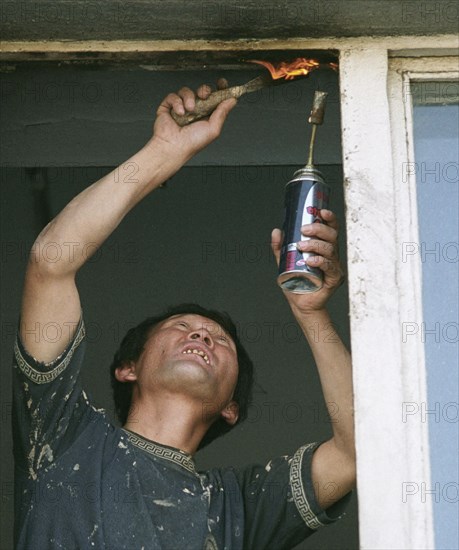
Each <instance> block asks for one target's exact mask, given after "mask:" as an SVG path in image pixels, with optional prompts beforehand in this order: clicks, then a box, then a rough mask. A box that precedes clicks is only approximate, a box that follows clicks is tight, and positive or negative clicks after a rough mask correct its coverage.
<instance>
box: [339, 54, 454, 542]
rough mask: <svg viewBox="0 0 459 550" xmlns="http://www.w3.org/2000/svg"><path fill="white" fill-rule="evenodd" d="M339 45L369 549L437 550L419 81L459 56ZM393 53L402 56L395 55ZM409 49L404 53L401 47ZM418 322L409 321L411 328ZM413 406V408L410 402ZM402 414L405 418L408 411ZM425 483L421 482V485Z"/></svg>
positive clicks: (362, 496) (438, 75)
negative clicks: (421, 246) (417, 133)
mask: <svg viewBox="0 0 459 550" xmlns="http://www.w3.org/2000/svg"><path fill="white" fill-rule="evenodd" d="M423 54H424V55H428V56H429V57H421V58H419V57H418V58H414V57H394V58H391V57H390V55H391V52H390V51H389V50H388V49H384V48H371V46H370V49H363V48H362V49H354V48H352V49H349V50H341V59H340V75H341V76H340V79H341V94H342V105H341V116H342V124H343V170H344V176H345V200H346V208H347V212H346V220H347V235H348V271H349V295H350V317H351V335H352V354H353V369H354V393H355V422H356V446H357V459H358V465H357V468H358V494H359V531H360V545H361V548H362V549H371V550H375V549H381V550H383V549H384V550H388V549H394V550H395V549H397V550H402V549H406V550H411V549H413V548H416V549H418V550H421V549H427V548H434V547H435V545H434V526H433V514H432V505H431V500H430V495H428V494H426V492H425V491H424V492H423V488H425V489H427V490H430V489H432V486H431V483H430V462H429V439H428V423H427V422H425V419H424V422H423V421H422V418H421V415H419V414H418V415H417V417H416V418H415V417H411V415H410V418H408V414H407V413H408V412H409V411H412V410H414V409H415V408H416V406H418V407H419V405H420V404H422V403H424V404H425V403H427V389H426V369H425V358H424V344H423V342H422V340H421V336H420V331H419V332H418V337H415V338H413V337H408V336H407V334H406V333H404V327H405V325H404V323H411V324H412V323H416V324H417V326H418V327H420V326H421V322H422V319H423V315H422V287H421V282H422V279H421V259H420V257H419V255H418V256H417V257H413V258H411V260H412V261H410V262H404V261H403V259H404V258H403V256H402V254H403V246H404V245H403V243H407V242H411V243H418V242H419V232H418V218H417V202H416V174H415V170H414V169H413V166H414V165H413V164H412V163H414V147H413V121H412V101H411V100H412V96H411V93H410V84H411V82H412V81H427V80H429V81H430V80H452V79H457V78H459V71H458V67H459V59H458V57H457V56H452V57H435V58H432V57H430V56H431V55H435V48H432V49H431V50H430V51H429V52H428V53H425V52H423ZM393 55H396V54H393ZM403 55H404V56H407V55H408V56H409V55H410V52H409V50H405V51H404V52H403ZM411 326H412V325H411ZM410 404H413V405H410ZM404 413H405V414H404ZM423 484H424V485H423Z"/></svg>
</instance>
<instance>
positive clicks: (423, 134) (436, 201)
mask: <svg viewBox="0 0 459 550" xmlns="http://www.w3.org/2000/svg"><path fill="white" fill-rule="evenodd" d="M412 93H413V98H414V145H415V161H416V166H415V167H416V178H417V197H418V213H419V243H416V245H415V247H414V248H413V249H414V250H415V251H416V253H418V254H420V257H421V262H422V277H423V288H422V292H423V293H422V302H423V311H424V318H423V323H421V326H420V327H416V330H417V334H418V336H419V337H420V338H421V339H422V342H423V343H424V346H425V355H426V368H427V399H428V402H427V403H420V404H419V411H420V416H419V417H420V419H421V420H422V421H424V422H428V425H429V442H430V460H431V482H430V486H427V484H424V486H422V484H421V486H420V487H419V496H420V498H422V499H423V501H425V500H426V499H427V498H431V500H432V504H433V510H434V526H435V543H436V548H441V549H449V548H457V544H458V540H459V530H458V523H459V519H458V518H459V510H458V471H459V464H458V449H459V437H458V395H459V378H458V362H459V360H458V315H459V314H458V310H459V308H458V301H459V298H458V286H459V282H458V281H459V272H458V266H459V263H458V233H459V226H458V212H459V201H458V197H459V186H458V163H459V158H458V147H459V145H458V144H459V135H458V134H459V104H458V83H457V82H453V81H449V82H419V83H414V84H413V87H412ZM430 491H432V493H429V492H430Z"/></svg>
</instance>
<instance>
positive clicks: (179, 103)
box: [156, 94, 185, 115]
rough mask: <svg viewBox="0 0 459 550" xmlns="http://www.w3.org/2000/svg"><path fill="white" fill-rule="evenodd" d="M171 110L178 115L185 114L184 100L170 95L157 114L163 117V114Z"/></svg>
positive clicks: (175, 95)
mask: <svg viewBox="0 0 459 550" xmlns="http://www.w3.org/2000/svg"><path fill="white" fill-rule="evenodd" d="M171 109H172V110H173V111H174V112H175V113H177V114H178V115H184V114H185V108H184V106H183V100H182V98H180V97H179V96H178V95H177V94H169V95H168V96H166V97H165V98H164V100H163V101H162V103H161V105H160V106H159V107H158V110H157V111H156V114H157V115H161V114H163V113H169V112H170V110H171Z"/></svg>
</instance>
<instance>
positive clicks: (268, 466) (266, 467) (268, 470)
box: [265, 460, 271, 472]
mask: <svg viewBox="0 0 459 550" xmlns="http://www.w3.org/2000/svg"><path fill="white" fill-rule="evenodd" d="M265 470H266V471H267V472H270V471H271V460H270V461H269V462H268V464H266V466H265Z"/></svg>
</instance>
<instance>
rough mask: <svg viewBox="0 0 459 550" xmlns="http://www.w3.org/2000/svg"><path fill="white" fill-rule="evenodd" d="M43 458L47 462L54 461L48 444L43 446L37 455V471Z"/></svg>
mask: <svg viewBox="0 0 459 550" xmlns="http://www.w3.org/2000/svg"><path fill="white" fill-rule="evenodd" d="M44 458H46V460H47V461H48V462H52V461H53V460H54V456H53V450H52V449H51V447H50V446H49V445H48V444H46V445H43V447H42V449H41V451H40V454H39V455H38V460H37V470H38V468H40V465H41V462H42V460H43V459H44Z"/></svg>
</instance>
